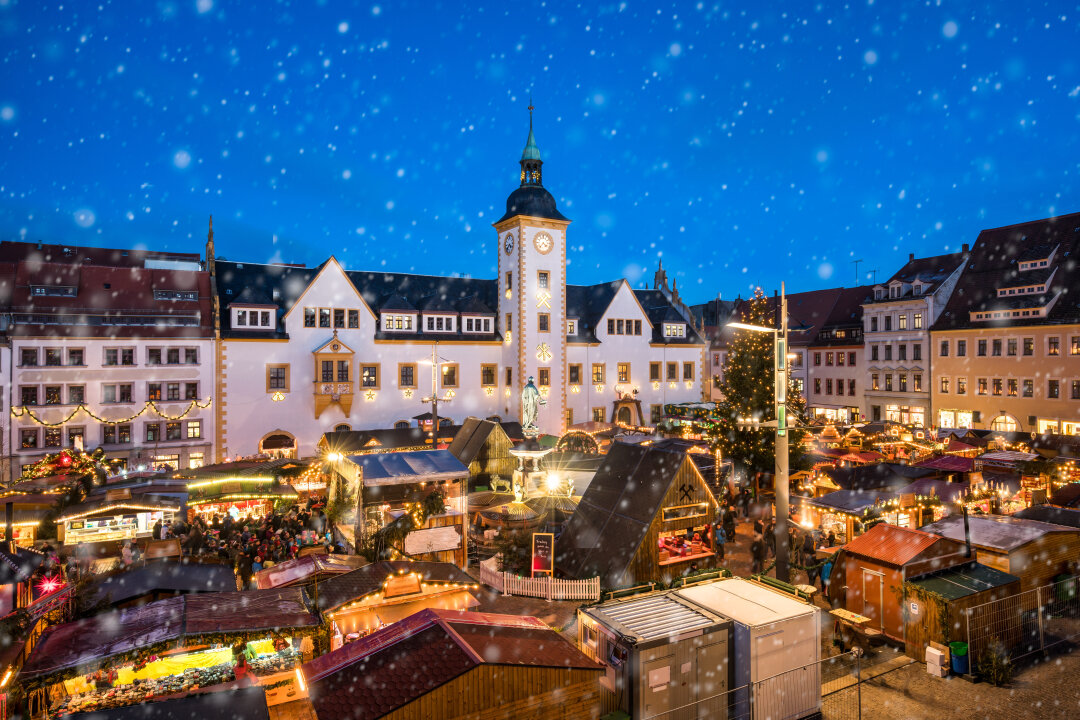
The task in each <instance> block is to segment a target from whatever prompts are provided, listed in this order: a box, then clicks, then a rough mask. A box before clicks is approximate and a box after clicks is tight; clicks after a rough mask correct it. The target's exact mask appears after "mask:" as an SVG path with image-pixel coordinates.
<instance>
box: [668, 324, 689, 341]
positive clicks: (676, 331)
mask: <svg viewBox="0 0 1080 720" xmlns="http://www.w3.org/2000/svg"><path fill="white" fill-rule="evenodd" d="M664 337H666V338H683V337H686V323H669V322H666V323H664Z"/></svg>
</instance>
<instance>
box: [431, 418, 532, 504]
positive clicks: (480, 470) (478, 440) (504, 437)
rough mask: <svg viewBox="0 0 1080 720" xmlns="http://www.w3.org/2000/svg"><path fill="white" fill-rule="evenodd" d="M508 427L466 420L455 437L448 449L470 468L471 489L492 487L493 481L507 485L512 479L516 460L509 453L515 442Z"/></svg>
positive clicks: (485, 421) (491, 421) (493, 422)
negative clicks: (508, 431)
mask: <svg viewBox="0 0 1080 720" xmlns="http://www.w3.org/2000/svg"><path fill="white" fill-rule="evenodd" d="M509 424H510V423H497V422H495V421H494V420H481V419H480V418H475V417H468V418H465V422H463V423H462V424H461V428H460V429H458V431H457V434H456V435H454V439H453V440H452V441H451V442H450V447H448V448H447V450H449V451H450V454H451V455H453V456H454V457H456V458H457V459H458V460H460V461H461V463H462V464H463V465H466V466H467V467H468V468H469V489H470V490H474V489H476V488H478V487H486V488H491V481H492V479H494V478H501V479H503V480H506V481H508V482H509V480H510V478H511V477H512V476H513V474H514V470H515V469H517V463H518V461H517V458H515V457H514V456H513V455H511V454H510V448H512V447H513V445H514V443H513V440H511V438H510V435H509V434H508V433H507V428H506V426H507V425H509ZM514 424H515V425H516V423H514ZM519 427H520V426H519Z"/></svg>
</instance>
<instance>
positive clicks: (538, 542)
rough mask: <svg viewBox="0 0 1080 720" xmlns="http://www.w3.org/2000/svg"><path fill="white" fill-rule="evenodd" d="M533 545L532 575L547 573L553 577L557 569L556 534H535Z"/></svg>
mask: <svg viewBox="0 0 1080 720" xmlns="http://www.w3.org/2000/svg"><path fill="white" fill-rule="evenodd" d="M532 538H533V544H532V574H533V577H536V575H537V573H540V574H543V573H547V574H548V575H551V574H552V573H553V571H554V569H555V534H554V533H533V536H532Z"/></svg>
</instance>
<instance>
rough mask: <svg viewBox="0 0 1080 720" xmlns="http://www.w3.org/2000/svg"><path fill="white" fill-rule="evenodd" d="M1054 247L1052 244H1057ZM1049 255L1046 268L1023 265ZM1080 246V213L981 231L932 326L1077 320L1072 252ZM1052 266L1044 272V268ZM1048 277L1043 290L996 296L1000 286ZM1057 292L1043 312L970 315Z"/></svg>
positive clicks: (1079, 274) (1079, 309) (1077, 274)
mask: <svg viewBox="0 0 1080 720" xmlns="http://www.w3.org/2000/svg"><path fill="white" fill-rule="evenodd" d="M1055 248H1056V250H1055ZM1051 250H1053V251H1054V252H1053V257H1052V258H1051V259H1050V264H1049V265H1048V266H1047V268H1045V269H1044V268H1036V269H1032V270H1024V271H1021V270H1020V269H1019V263H1020V262H1021V261H1025V260H1034V259H1041V258H1047V257H1048V256H1049V254H1050V251H1051ZM1078 250H1080V213H1073V214H1071V215H1061V216H1058V217H1052V218H1045V219H1041V220H1033V221H1031V222H1025V223H1019V224H1017V225H1008V226H1006V227H1000V228H994V229H991V230H983V231H982V232H981V233H979V237H978V239H977V240H976V241H975V245H974V247H972V249H971V256H970V258H969V259H968V261H967V263H966V264H965V267H964V270H963V273H962V274H961V275H960V279H959V281H958V282H957V285H956V289H955V290H954V291H953V293H952V296H951V297H950V298H949V302H948V304H947V305H946V306H945V310H944V311H943V312H942V313H941V316H940V317H939V318H938V320H937V322H935V323H934V326H933V328H932V329H933V330H955V329H960V328H971V327H986V328H993V327H1002V326H1009V325H1054V324H1061V323H1073V322H1080V299H1078V298H1077V297H1075V295H1076V293H1075V292H1073V291H1074V290H1075V288H1076V287H1077V284H1078V283H1080V271H1078V270H1077V268H1076V253H1077V251H1078ZM1047 269H1056V272H1053V273H1051V274H1050V275H1047V274H1046V273H1045V272H1044V270H1047ZM1047 279H1049V287H1048V288H1047V289H1046V291H1045V292H1042V293H1032V294H1030V295H1026V294H1025V295H1023V296H1022V297H1017V296H1007V297H1001V298H999V297H998V294H997V291H998V289H1000V288H1007V287H1014V286H1018V285H1022V284H1026V283H1028V282H1029V281H1030V284H1039V283H1041V282H1045V281H1046V280H1047ZM1054 298H1057V301H1056V302H1055V303H1054V304H1053V307H1052V308H1051V309H1050V311H1049V312H1048V313H1047V315H1046V316H1045V317H1033V316H1030V315H1029V316H1027V317H1015V318H1013V317H1010V318H1002V319H997V320H994V321H985V322H981V321H973V320H972V319H971V313H972V312H979V311H993V310H1005V309H1008V310H1010V311H1011V310H1020V312H1023V310H1022V309H1020V306H1021V305H1023V304H1025V303H1019V302H1018V301H1019V300H1025V301H1027V300H1036V301H1038V304H1039V305H1040V306H1046V305H1047V304H1049V303H1050V302H1051V300H1053V299H1054Z"/></svg>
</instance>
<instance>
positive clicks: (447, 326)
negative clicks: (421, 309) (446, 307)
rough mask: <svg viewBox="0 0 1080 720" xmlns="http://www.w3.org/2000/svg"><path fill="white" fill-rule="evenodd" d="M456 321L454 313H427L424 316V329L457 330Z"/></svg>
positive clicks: (450, 331) (438, 330) (448, 331)
mask: <svg viewBox="0 0 1080 720" xmlns="http://www.w3.org/2000/svg"><path fill="white" fill-rule="evenodd" d="M454 328H455V323H454V316H453V315H425V316H424V331H425V332H446V333H452V332H455V329H454Z"/></svg>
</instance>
